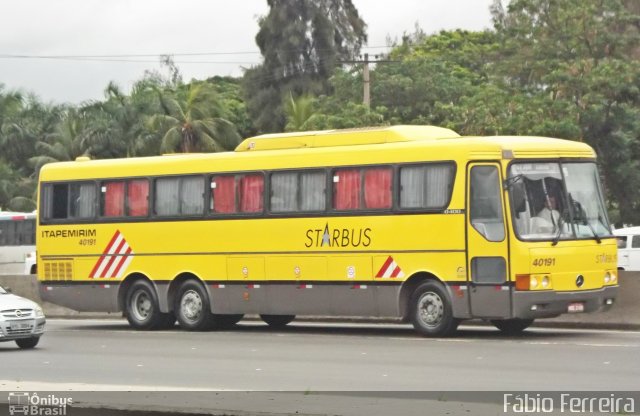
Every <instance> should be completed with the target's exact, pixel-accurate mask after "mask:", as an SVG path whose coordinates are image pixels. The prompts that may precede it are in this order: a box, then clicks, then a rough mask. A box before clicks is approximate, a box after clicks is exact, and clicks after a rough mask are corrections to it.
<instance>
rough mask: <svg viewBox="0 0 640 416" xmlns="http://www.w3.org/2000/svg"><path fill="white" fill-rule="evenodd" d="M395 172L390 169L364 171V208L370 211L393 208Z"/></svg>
mask: <svg viewBox="0 0 640 416" xmlns="http://www.w3.org/2000/svg"><path fill="white" fill-rule="evenodd" d="M392 178H393V170H392V169H391V168H388V167H384V168H371V169H366V170H365V171H364V207H365V208H369V209H384V208H391V200H392V198H391V189H392V186H393V181H392Z"/></svg>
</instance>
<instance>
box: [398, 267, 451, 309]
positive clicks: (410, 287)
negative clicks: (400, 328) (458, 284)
mask: <svg viewBox="0 0 640 416" xmlns="http://www.w3.org/2000/svg"><path fill="white" fill-rule="evenodd" d="M427 281H436V282H439V283H441V284H442V281H441V280H440V279H438V278H437V277H436V275H434V274H432V273H429V272H424V271H422V272H417V273H414V274H413V275H411V276H410V277H409V278H408V279H406V280H405V281H404V282H402V287H401V288H400V294H399V298H398V307H399V310H400V316H401V317H402V321H403V322H409V301H410V300H411V295H413V292H415V290H416V289H417V288H418V286H420V285H421V284H422V283H425V282H427Z"/></svg>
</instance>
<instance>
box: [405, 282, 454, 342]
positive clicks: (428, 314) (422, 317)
mask: <svg viewBox="0 0 640 416" xmlns="http://www.w3.org/2000/svg"><path fill="white" fill-rule="evenodd" d="M409 317H410V320H411V323H412V324H413V327H414V328H415V329H416V331H418V333H419V334H420V335H423V336H427V337H438V336H448V335H451V334H453V333H454V332H455V330H456V328H457V327H458V323H459V321H458V320H457V319H455V318H454V317H453V311H452V308H451V302H450V301H449V297H448V296H447V292H446V290H445V289H444V288H443V287H442V285H441V284H440V283H438V282H434V281H429V282H425V283H422V284H421V285H420V286H418V287H417V288H416V290H414V292H413V294H412V295H411V301H410V315H409Z"/></svg>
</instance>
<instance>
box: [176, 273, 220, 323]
mask: <svg viewBox="0 0 640 416" xmlns="http://www.w3.org/2000/svg"><path fill="white" fill-rule="evenodd" d="M174 311H175V314H176V318H177V319H178V323H179V324H180V327H181V328H183V329H186V330H187V331H205V330H207V329H210V328H211V327H212V326H213V323H214V322H213V321H214V320H213V316H212V315H211V303H210V302H209V295H208V294H207V291H206V290H205V289H204V287H203V286H202V285H201V284H200V283H198V282H195V281H193V280H189V281H186V282H184V283H183V284H182V286H180V290H178V296H177V297H176V304H175V307H174Z"/></svg>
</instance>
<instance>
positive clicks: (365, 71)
mask: <svg viewBox="0 0 640 416" xmlns="http://www.w3.org/2000/svg"><path fill="white" fill-rule="evenodd" d="M363 64H364V67H363V69H362V78H363V81H364V93H363V98H362V104H364V105H366V106H367V108H369V107H371V95H370V89H369V88H370V81H369V54H368V53H365V54H364V62H363Z"/></svg>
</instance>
